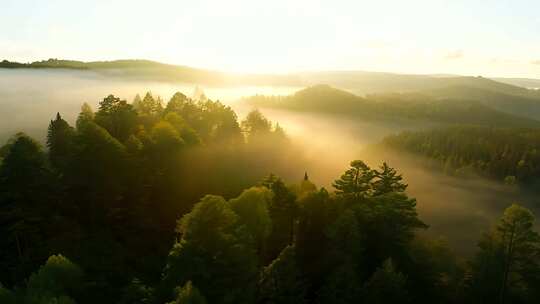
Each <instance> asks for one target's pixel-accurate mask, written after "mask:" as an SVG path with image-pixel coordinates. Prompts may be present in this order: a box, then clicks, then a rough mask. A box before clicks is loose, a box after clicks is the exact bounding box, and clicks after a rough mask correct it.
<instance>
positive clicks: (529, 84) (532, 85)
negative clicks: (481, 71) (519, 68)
mask: <svg viewBox="0 0 540 304" xmlns="http://www.w3.org/2000/svg"><path fill="white" fill-rule="evenodd" d="M493 80H495V81H498V82H503V83H508V84H511V85H515V86H518V87H524V88H528V89H537V90H538V89H540V79H533V78H500V77H497V78H493Z"/></svg>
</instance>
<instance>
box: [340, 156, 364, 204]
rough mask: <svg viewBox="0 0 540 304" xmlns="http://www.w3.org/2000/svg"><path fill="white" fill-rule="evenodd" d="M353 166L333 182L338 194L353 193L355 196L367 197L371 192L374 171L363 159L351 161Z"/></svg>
mask: <svg viewBox="0 0 540 304" xmlns="http://www.w3.org/2000/svg"><path fill="white" fill-rule="evenodd" d="M350 166H351V168H350V169H348V170H347V171H345V173H344V174H343V175H342V176H341V177H340V178H339V179H338V180H336V181H335V182H334V183H333V186H334V188H336V189H337V191H336V193H337V194H342V195H351V196H353V197H355V198H361V197H367V196H369V195H370V194H371V181H372V180H373V178H374V173H373V171H372V170H371V169H370V168H369V167H368V166H367V165H366V164H365V163H364V162H363V161H361V160H355V161H352V162H351V165H350Z"/></svg>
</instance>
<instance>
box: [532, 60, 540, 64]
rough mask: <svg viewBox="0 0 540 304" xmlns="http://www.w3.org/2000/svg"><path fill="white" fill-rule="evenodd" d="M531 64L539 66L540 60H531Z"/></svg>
mask: <svg viewBox="0 0 540 304" xmlns="http://www.w3.org/2000/svg"><path fill="white" fill-rule="evenodd" d="M531 63H532V64H538V65H540V60H533V61H531Z"/></svg>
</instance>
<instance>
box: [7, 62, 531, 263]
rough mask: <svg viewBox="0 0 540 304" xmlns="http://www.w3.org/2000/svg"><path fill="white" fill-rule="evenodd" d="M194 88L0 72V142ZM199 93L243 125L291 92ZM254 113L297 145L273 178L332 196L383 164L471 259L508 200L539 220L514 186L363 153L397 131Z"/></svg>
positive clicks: (58, 73)
mask: <svg viewBox="0 0 540 304" xmlns="http://www.w3.org/2000/svg"><path fill="white" fill-rule="evenodd" d="M194 88H195V85H192V84H176V83H163V82H159V83H158V82H144V81H121V80H119V79H109V78H104V77H103V76H101V75H98V74H95V73H93V72H89V71H64V70H54V71H46V70H2V69H0V142H2V143H3V142H5V141H6V140H7V139H8V138H9V136H11V135H13V134H14V133H15V132H18V131H24V132H26V133H28V134H29V135H31V136H33V137H35V138H36V139H38V140H40V141H43V139H44V137H45V134H46V130H47V125H48V123H49V120H50V119H52V118H53V117H54V115H55V114H56V112H60V113H61V114H62V116H63V117H65V118H66V120H68V121H69V122H70V123H73V122H74V121H75V118H76V116H77V114H78V113H79V111H80V106H81V104H82V103H83V102H88V103H89V104H90V105H91V106H93V107H94V108H97V105H98V103H99V101H101V100H102V99H103V97H105V96H107V95H109V94H114V95H116V96H119V97H121V98H123V99H127V100H128V101H131V100H132V99H133V97H134V96H135V94H137V93H139V94H141V95H142V94H144V93H145V92H146V91H152V93H153V94H154V96H161V97H162V98H163V100H164V101H165V102H167V101H168V99H169V98H170V97H171V96H172V95H173V94H174V92H177V91H180V92H183V93H185V94H186V95H190V94H191V92H193V90H194ZM203 89H204V92H205V94H206V95H207V96H208V97H209V98H211V99H213V100H221V101H223V102H224V103H226V104H229V105H231V106H232V107H233V109H234V110H235V111H236V112H237V114H238V116H239V118H240V119H242V118H243V117H244V116H245V114H246V113H247V112H248V111H249V110H251V108H250V107H248V106H246V105H244V104H241V103H238V102H235V100H237V99H238V98H239V97H241V96H249V95H253V94H267V95H272V94H279V95H286V94H290V93H292V92H294V91H295V90H297V89H298V88H294V87H215V88H207V87H205V88H203ZM261 111H262V112H263V114H264V115H265V116H267V117H268V118H269V119H270V120H272V121H274V122H279V124H280V125H281V126H282V127H283V128H284V129H285V131H286V132H287V134H288V136H289V138H290V139H291V141H292V142H293V144H294V145H296V146H297V147H298V149H296V150H294V153H290V154H288V155H287V157H288V158H289V159H288V160H286V163H284V161H281V162H282V163H283V164H281V165H280V166H278V167H277V168H276V172H272V173H276V174H280V175H282V176H283V177H284V178H285V179H286V180H287V182H290V183H295V182H298V181H300V180H301V178H302V177H303V174H304V172H307V173H308V175H309V177H310V179H311V180H312V181H313V182H314V183H316V184H317V185H318V186H324V187H327V188H328V189H329V190H331V184H332V181H333V180H335V179H336V178H338V177H339V176H340V175H341V174H342V173H343V172H344V171H345V170H346V169H347V167H348V164H349V162H350V161H351V160H353V159H363V160H365V161H366V162H367V163H369V164H370V165H371V166H372V167H377V166H379V165H380V164H382V162H383V161H386V162H388V163H389V165H391V166H392V167H395V168H396V169H397V170H398V171H399V172H400V173H402V174H403V176H404V179H405V181H406V183H408V184H409V188H408V193H409V194H410V195H411V196H413V197H416V198H417V200H418V211H419V213H420V217H421V219H422V220H423V221H425V222H426V223H427V224H429V225H430V228H429V229H428V230H427V231H426V233H427V234H429V235H432V236H437V237H438V236H442V237H444V238H446V239H447V240H448V242H449V243H450V245H451V246H452V247H453V248H454V249H455V250H456V251H457V252H459V253H462V254H465V255H468V254H470V253H472V252H473V251H474V250H475V245H476V242H477V241H478V239H479V237H480V235H481V233H482V232H483V231H486V230H487V229H489V227H490V225H491V224H492V223H493V222H494V221H495V220H496V218H497V217H498V216H500V215H501V213H502V211H503V209H504V208H505V207H507V206H508V205H510V204H511V203H512V202H514V201H519V202H521V203H523V204H525V205H527V206H528V207H531V208H532V209H533V211H535V213H537V214H538V208H535V207H534V206H540V202H539V201H538V199H537V198H535V197H534V196H531V195H527V194H523V193H521V192H519V191H518V190H516V189H515V188H511V187H506V186H503V185H501V184H499V183H496V182H493V181H488V180H486V179H482V178H480V177H477V178H467V179H463V178H460V177H452V176H446V175H444V174H443V173H441V172H438V171H436V170H432V169H429V168H428V167H427V166H425V165H424V164H425V161H424V160H423V159H421V158H418V157H414V156H412V155H406V154H404V153H397V152H393V151H389V150H385V149H383V150H381V149H366V147H368V146H370V145H372V144H376V143H378V142H379V141H380V140H381V139H382V138H383V137H385V136H387V135H389V134H393V133H396V132H399V131H401V130H403V129H405V128H406V127H405V126H403V125H397V124H389V123H374V122H363V121H357V120H353V119H344V118H343V117H338V116H331V115H322V114H302V113H297V112H294V113H293V112H287V111H282V110H268V109H261ZM417 127H418V126H416V127H415V128H417ZM207 157H208V158H209V159H210V158H211V156H207ZM207 169H208V168H207ZM200 170H204V168H200ZM268 173H270V172H268Z"/></svg>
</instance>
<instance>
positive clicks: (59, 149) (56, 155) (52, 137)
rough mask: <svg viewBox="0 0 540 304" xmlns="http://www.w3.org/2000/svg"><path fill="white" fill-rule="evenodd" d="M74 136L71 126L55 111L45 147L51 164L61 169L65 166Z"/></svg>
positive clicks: (71, 149) (71, 150)
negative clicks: (54, 117)
mask: <svg viewBox="0 0 540 304" xmlns="http://www.w3.org/2000/svg"><path fill="white" fill-rule="evenodd" d="M74 136H75V132H74V130H73V128H72V127H71V126H70V125H69V124H68V123H67V121H65V120H64V119H62V117H61V116H60V113H57V114H56V119H55V120H51V123H50V124H49V129H48V133H47V147H48V148H49V160H50V162H51V164H52V165H53V166H54V167H55V168H57V169H59V170H61V171H63V170H64V169H65V168H66V165H67V162H68V160H69V157H70V155H71V153H72V152H73V144H74V142H73V141H74Z"/></svg>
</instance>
